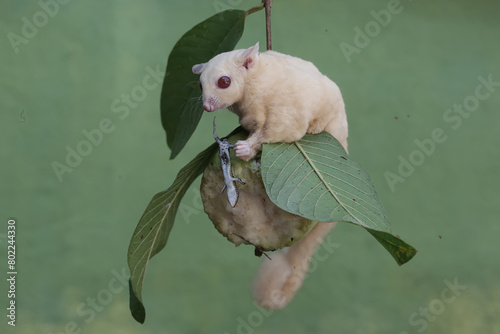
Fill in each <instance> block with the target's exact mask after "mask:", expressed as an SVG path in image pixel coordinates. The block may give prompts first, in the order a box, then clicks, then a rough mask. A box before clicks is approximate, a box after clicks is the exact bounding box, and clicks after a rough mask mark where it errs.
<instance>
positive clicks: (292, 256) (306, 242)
mask: <svg viewBox="0 0 500 334" xmlns="http://www.w3.org/2000/svg"><path fill="white" fill-rule="evenodd" d="M336 224H337V223H317V224H316V226H315V227H314V228H313V229H312V230H311V231H310V232H309V233H308V234H307V235H306V236H304V237H303V238H302V239H301V240H299V241H298V242H297V243H296V244H294V245H293V246H291V247H289V248H285V249H284V250H282V251H280V252H276V253H273V254H269V256H270V258H271V260H269V259H267V258H263V260H262V262H261V264H260V267H259V269H258V270H257V275H256V276H255V279H254V282H253V289H252V290H253V291H252V295H253V298H254V299H255V301H256V302H257V303H258V304H259V305H261V306H262V307H264V308H267V309H271V310H275V309H282V308H284V307H285V306H287V305H288V303H289V302H290V301H291V300H292V298H293V297H294V296H295V293H296V292H297V290H299V288H300V287H301V286H302V283H303V281H304V278H305V276H306V274H307V271H308V270H309V263H310V261H311V258H312V257H313V255H314V253H315V252H316V249H317V247H318V246H319V245H320V244H321V243H322V242H323V239H324V238H325V237H326V236H327V235H328V233H329V232H330V230H331V229H332V228H334V227H335V225H336Z"/></svg>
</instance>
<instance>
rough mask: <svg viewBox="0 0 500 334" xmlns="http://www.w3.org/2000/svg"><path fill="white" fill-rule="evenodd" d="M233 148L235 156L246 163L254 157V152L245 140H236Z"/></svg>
mask: <svg viewBox="0 0 500 334" xmlns="http://www.w3.org/2000/svg"><path fill="white" fill-rule="evenodd" d="M234 146H235V148H234V151H235V152H236V156H237V157H238V158H240V159H242V160H245V161H248V160H250V159H252V158H253V157H254V156H255V152H254V150H253V149H252V148H251V147H250V144H249V143H248V142H247V141H246V140H238V141H237V142H236V144H234Z"/></svg>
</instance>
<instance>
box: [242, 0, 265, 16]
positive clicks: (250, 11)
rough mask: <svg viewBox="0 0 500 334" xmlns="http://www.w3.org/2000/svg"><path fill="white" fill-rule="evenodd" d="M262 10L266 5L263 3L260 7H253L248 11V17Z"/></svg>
mask: <svg viewBox="0 0 500 334" xmlns="http://www.w3.org/2000/svg"><path fill="white" fill-rule="evenodd" d="M262 9H264V4H263V3H262V4H260V5H258V6H255V7H252V8H250V9H249V10H247V12H246V16H248V15H250V14H253V13H256V12H258V11H259V10H262Z"/></svg>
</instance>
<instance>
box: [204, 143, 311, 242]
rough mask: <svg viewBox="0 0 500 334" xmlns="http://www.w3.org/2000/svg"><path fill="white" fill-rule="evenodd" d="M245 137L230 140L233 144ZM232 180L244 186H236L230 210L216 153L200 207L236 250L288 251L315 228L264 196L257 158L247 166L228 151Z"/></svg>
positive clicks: (264, 191) (205, 177)
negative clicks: (250, 247)
mask: <svg viewBox="0 0 500 334" xmlns="http://www.w3.org/2000/svg"><path fill="white" fill-rule="evenodd" d="M245 138H246V136H245V135H242V134H238V135H235V136H232V137H230V138H229V141H230V142H231V143H232V144H234V143H235V142H236V141H237V140H241V139H245ZM230 154H231V166H232V171H233V176H234V177H238V178H240V179H241V180H243V181H244V182H245V185H242V184H240V183H238V182H237V183H236V187H237V188H238V192H239V198H238V202H237V203H236V206H235V207H234V208H232V207H231V205H230V204H229V201H228V199H227V195H226V191H224V192H223V193H221V190H222V188H223V187H224V178H223V174H222V169H221V165H220V160H219V153H218V151H217V153H216V154H214V157H213V158H212V160H211V161H210V163H209V164H208V166H207V168H206V169H205V171H204V173H203V178H202V181H201V189H200V190H201V198H202V201H203V207H204V210H205V212H206V213H207V214H208V217H209V218H210V220H211V221H212V222H213V223H214V226H215V228H216V229H217V230H218V231H219V232H220V233H221V234H222V235H224V236H225V237H226V238H227V239H228V240H229V241H231V242H232V243H234V244H235V245H236V246H239V245H240V244H242V243H243V244H249V245H253V246H255V247H256V248H257V249H259V250H260V251H273V250H277V249H281V248H284V247H289V246H291V245H293V244H294V243H295V242H297V241H298V240H300V239H301V238H302V237H303V236H304V235H306V234H307V233H308V232H309V231H310V230H311V229H312V228H313V227H314V225H315V224H316V222H314V221H311V220H309V219H306V218H303V217H300V216H297V215H294V214H292V213H289V212H287V211H284V210H283V209H281V208H279V207H277V206H276V205H275V204H274V203H273V202H272V201H271V200H270V199H269V196H267V193H266V189H265V187H264V183H263V182H262V177H261V169H260V155H257V156H256V158H255V159H253V160H250V161H248V162H246V161H243V160H240V159H238V158H237V157H236V155H235V154H234V151H232V150H231V153H230Z"/></svg>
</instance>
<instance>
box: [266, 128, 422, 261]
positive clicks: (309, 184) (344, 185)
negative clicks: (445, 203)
mask: <svg viewBox="0 0 500 334" xmlns="http://www.w3.org/2000/svg"><path fill="white" fill-rule="evenodd" d="M262 179H263V181H264V185H265V187H266V192H267V194H268V195H269V197H270V198H271V200H272V201H273V202H274V203H275V204H276V205H277V206H279V207H280V208H282V209H283V210H286V211H288V212H291V213H294V214H297V215H300V216H303V217H306V218H309V219H311V220H317V221H321V222H333V221H344V222H349V223H353V224H356V225H359V226H362V227H364V228H365V229H366V230H367V231H368V232H370V233H371V234H372V235H373V236H374V237H375V238H376V239H377V241H379V242H380V243H381V244H382V245H383V246H384V247H385V248H386V249H387V250H388V251H389V253H390V254H391V255H392V256H393V257H394V259H395V260H396V262H397V263H398V264H399V265H402V264H404V263H406V262H407V261H409V260H410V259H411V258H412V257H413V256H414V255H415V254H416V252H417V251H416V250H415V248H413V247H412V246H410V245H408V244H407V243H405V242H404V241H403V240H401V239H399V238H397V237H396V236H394V235H392V234H391V227H390V225H389V221H388V218H387V214H386V212H385V210H384V208H383V206H382V204H381V202H380V200H379V198H378V195H377V192H376V191H375V185H374V184H373V181H372V180H371V178H370V176H369V175H368V173H367V172H366V171H365V170H364V169H363V168H362V167H361V165H359V164H358V163H357V162H354V161H352V160H351V159H350V158H349V156H348V155H347V153H346V152H345V150H344V148H343V147H342V145H341V144H340V143H339V142H338V141H337V140H336V139H335V138H334V137H333V136H332V135H330V134H329V133H326V132H322V133H320V134H316V135H306V136H304V138H302V139H301V140H300V141H298V142H294V143H287V144H286V143H276V144H265V145H264V146H263V151H262Z"/></svg>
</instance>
